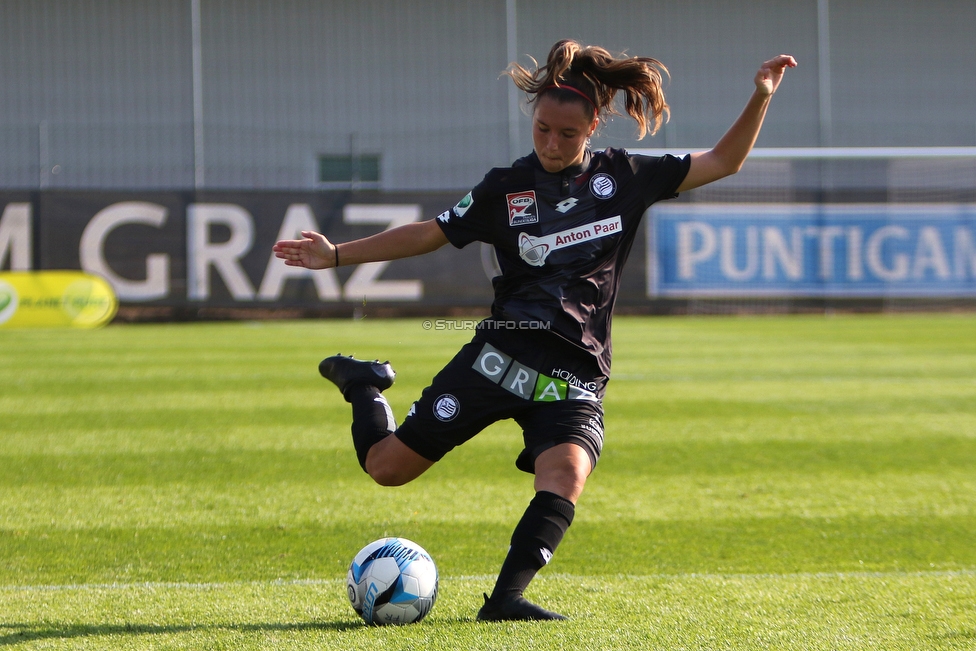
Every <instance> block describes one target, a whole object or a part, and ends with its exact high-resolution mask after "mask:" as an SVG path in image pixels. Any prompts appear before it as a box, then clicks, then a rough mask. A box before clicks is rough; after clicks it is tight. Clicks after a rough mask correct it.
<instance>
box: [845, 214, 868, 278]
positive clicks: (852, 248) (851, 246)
mask: <svg viewBox="0 0 976 651" xmlns="http://www.w3.org/2000/svg"><path fill="white" fill-rule="evenodd" d="M863 246H864V231H863V230H861V228H860V227H858V226H851V227H850V228H848V229H847V277H848V278H849V279H850V280H863V279H864V262H863V260H862V259H861V249H862V247H863Z"/></svg>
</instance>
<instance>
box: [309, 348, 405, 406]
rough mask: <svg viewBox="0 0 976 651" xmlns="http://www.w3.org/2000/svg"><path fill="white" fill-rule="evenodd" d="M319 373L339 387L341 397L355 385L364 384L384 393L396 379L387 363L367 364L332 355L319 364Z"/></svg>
mask: <svg viewBox="0 0 976 651" xmlns="http://www.w3.org/2000/svg"><path fill="white" fill-rule="evenodd" d="M319 373H321V374H322V377H324V378H325V379H326V380H330V381H331V382H332V383H333V384H335V385H336V386H337V387H339V391H341V392H342V395H343V396H345V395H346V389H348V388H349V387H351V386H353V385H356V384H366V385H369V386H374V387H376V388H377V389H379V390H380V391H385V390H387V389H389V388H390V387H391V386H393V380H394V379H395V378H396V372H395V371H394V370H393V367H392V366H390V363H389V362H380V361H379V360H373V361H371V362H368V361H366V360H362V359H355V358H353V357H347V356H345V355H333V356H332V357H326V358H325V359H323V360H322V361H321V362H320V363H319Z"/></svg>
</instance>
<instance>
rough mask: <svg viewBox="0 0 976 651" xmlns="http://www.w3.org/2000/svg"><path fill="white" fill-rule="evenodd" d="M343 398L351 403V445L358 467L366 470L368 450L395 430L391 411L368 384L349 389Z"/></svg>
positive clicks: (380, 394) (380, 396) (381, 395)
mask: <svg viewBox="0 0 976 651" xmlns="http://www.w3.org/2000/svg"><path fill="white" fill-rule="evenodd" d="M345 398H346V401H348V402H350V403H352V444H353V446H354V447H355V448H356V457H358V458H359V465H360V466H362V468H363V470H366V454H367V453H368V452H369V449H370V448H371V447H373V446H374V445H376V444H377V443H379V442H380V441H381V440H383V439H385V438H386V437H387V436H389V435H390V433H391V432H392V431H393V430H395V429H396V423H395V422H394V420H393V411H392V410H391V409H390V404H389V403H388V402H387V401H386V398H384V397H383V394H382V393H380V390H379V389H377V388H376V387H374V386H370V385H368V384H356V385H354V386H351V387H349V388H348V389H346V394H345Z"/></svg>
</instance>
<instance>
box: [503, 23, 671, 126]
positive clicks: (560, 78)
mask: <svg viewBox="0 0 976 651" xmlns="http://www.w3.org/2000/svg"><path fill="white" fill-rule="evenodd" d="M533 63H534V64H535V66H536V67H535V69H534V70H527V69H526V68H523V67H522V66H521V65H519V64H518V63H512V64H511V65H510V66H509V67H508V69H507V70H506V71H505V73H504V74H507V75H508V76H509V77H511V78H512V81H514V82H515V85H516V86H517V87H518V88H519V89H520V90H522V91H524V92H526V93H528V94H529V95H532V96H533V97H532V99H531V100H530V101H535V100H537V99H539V98H540V97H542V96H543V95H546V94H552V95H553V96H555V97H556V98H557V99H559V101H578V102H579V103H580V104H585V105H587V106H588V108H589V109H590V110H592V111H594V114H595V115H600V114H602V113H607V114H614V115H620V112H619V111H618V110H617V109H616V107H615V106H614V98H615V96H616V94H617V92H618V91H621V92H623V93H624V96H625V98H624V108H625V110H626V111H627V114H628V115H629V116H630V117H632V118H634V120H635V121H636V122H637V126H638V135H639V138H643V137H644V136H645V135H646V134H647V133H648V131H650V133H651V135H654V134H655V133H657V131H658V129H660V128H661V124H662V123H663V122H664V120H665V119H667V117H668V115H669V114H670V108H669V107H668V103H667V102H666V101H665V99H664V89H663V88H662V82H663V75H667V74H668V69H667V68H666V67H665V66H664V64H663V63H661V62H660V61H658V60H657V59H652V58H650V57H628V56H623V55H621V56H620V57H614V56H613V55H611V54H610V53H609V52H608V51H607V50H605V49H603V48H602V47H597V46H593V45H590V46H586V47H583V46H582V45H580V44H579V43H577V42H576V41H572V40H568V39H567V40H562V41H559V42H558V43H556V44H555V45H553V46H552V49H551V50H550V51H549V57H548V58H547V59H546V64H545V65H544V66H542V67H541V68H540V67H538V63H537V62H536V61H535V60H534V59H533Z"/></svg>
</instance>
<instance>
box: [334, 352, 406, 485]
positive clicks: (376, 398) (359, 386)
mask: <svg viewBox="0 0 976 651" xmlns="http://www.w3.org/2000/svg"><path fill="white" fill-rule="evenodd" d="M319 373H321V375H322V377H324V378H326V379H327V380H329V381H331V382H332V383H333V384H335V385H336V386H337V387H338V388H339V391H341V392H342V397H343V398H345V400H346V402H348V403H350V404H351V405H352V441H353V446H354V447H355V448H356V456H357V457H358V459H359V465H360V466H362V468H363V470H366V457H367V454H368V453H369V451H370V449H371V448H372V447H373V446H374V445H376V444H377V443H379V442H380V441H383V440H384V439H386V438H388V437H389V435H390V434H392V433H393V431H394V430H395V429H396V421H395V420H394V418H393V410H392V409H390V404H389V403H388V402H387V401H386V398H384V397H383V391H384V390H386V389H388V388H390V387H391V386H393V381H394V379H395V378H396V373H395V372H394V371H393V368H392V367H391V366H390V363H389V362H383V363H380V362H378V361H375V360H374V361H366V360H360V359H354V358H352V357H347V356H345V355H334V356H332V357H327V358H325V359H323V360H322V362H321V363H320V364H319ZM367 472H368V471H367Z"/></svg>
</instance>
